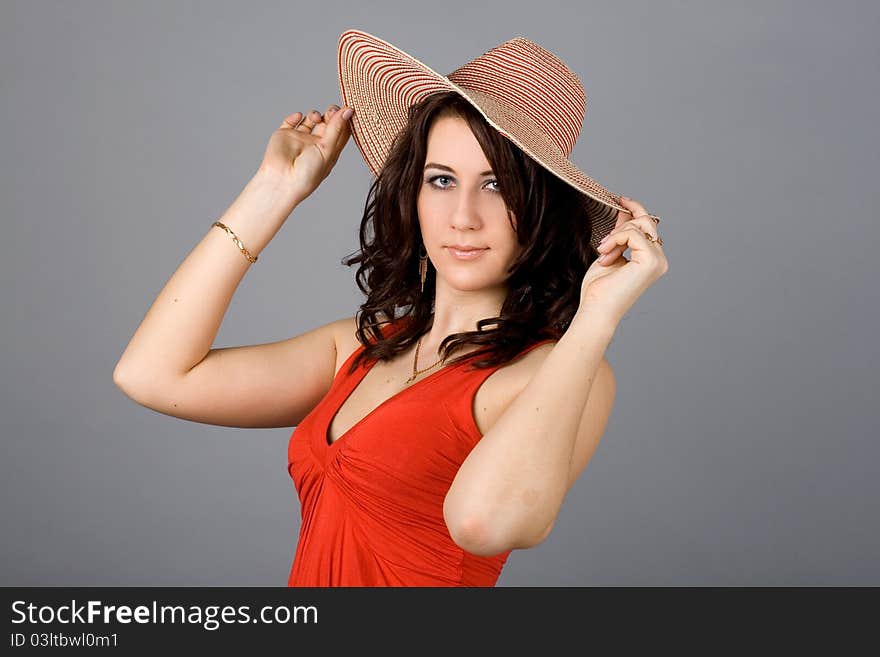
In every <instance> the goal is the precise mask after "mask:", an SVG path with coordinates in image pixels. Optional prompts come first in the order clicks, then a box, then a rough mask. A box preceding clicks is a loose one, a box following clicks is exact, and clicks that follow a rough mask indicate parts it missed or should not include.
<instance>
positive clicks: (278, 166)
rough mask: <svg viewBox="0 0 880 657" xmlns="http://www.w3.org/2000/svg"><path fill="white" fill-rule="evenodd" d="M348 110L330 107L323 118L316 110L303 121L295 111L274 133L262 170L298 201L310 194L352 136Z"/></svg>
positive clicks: (326, 174) (300, 115)
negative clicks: (272, 176)
mask: <svg viewBox="0 0 880 657" xmlns="http://www.w3.org/2000/svg"><path fill="white" fill-rule="evenodd" d="M346 109H347V107H343V108H341V109H340V108H339V107H338V106H337V105H330V106H329V107H328V108H327V110H326V111H325V112H324V115H323V116H322V115H321V114H319V113H318V112H317V111H316V110H312V111H311V112H309V113H308V114H307V115H306V117H305V119H304V120H303V121H302V123H300V119H302V113H301V112H294V113H293V114H291V115H290V116H288V117H287V118H285V119H284V121H283V122H282V123H281V125H280V126H279V128H278V129H277V130H276V131H275V132H273V133H272V137H271V138H270V139H269V145H268V146H267V147H266V153H265V155H264V156H263V162H262V163H261V164H260V171H262V172H265V173H268V174H271V175H274V176H278V177H280V178H281V180H282V181H283V183H284V185H285V186H286V187H288V188H289V189H292V190H293V193H294V194H295V195H296V198H297V200H298V201H302V200H303V199H305V198H306V197H307V196H308V195H309V194H311V193H312V192H313V191H315V189H317V187H318V185H320V184H321V182H322V181H323V180H324V178H326V177H327V176H328V175H329V173H330V171H331V170H332V169H333V166H334V165H335V164H336V160H337V159H339V154H340V153H341V152H342V149H343V148H344V147H345V144H346V143H347V142H348V138H349V137H350V136H351V125H350V119H344V118H343V117H342V115H343V112H344V111H345V110H346Z"/></svg>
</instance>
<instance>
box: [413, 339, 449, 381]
mask: <svg viewBox="0 0 880 657" xmlns="http://www.w3.org/2000/svg"><path fill="white" fill-rule="evenodd" d="M423 337H425V336H421V337H420V338H419V341H418V342H416V353H415V356H413V373H412V376H411V377H409V378H408V379H407V380H406V382H407V384H409V383H412V382H413V381H415V379H416V377H417V376H418V375H419V374H424V373H425V372H427V371H428V370H432V369H434V368H435V367H437V366H438V365H440V364H441V363H442V362H443V361H444V360H445V359H444V358H441V359H440V360H438V361H437V362H436V363H434V364H433V365H431V366H430V367H426V368H425V369H423V370H417V369H416V364H417V363H418V362H419V349H420V348H421V346H422V338H423Z"/></svg>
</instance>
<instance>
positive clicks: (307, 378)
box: [113, 109, 352, 427]
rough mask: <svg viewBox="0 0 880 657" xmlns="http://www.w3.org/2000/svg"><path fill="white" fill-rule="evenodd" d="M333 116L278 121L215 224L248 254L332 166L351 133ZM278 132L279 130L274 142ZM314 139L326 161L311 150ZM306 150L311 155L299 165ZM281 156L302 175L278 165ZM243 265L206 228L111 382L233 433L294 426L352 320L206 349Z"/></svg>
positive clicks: (322, 387)
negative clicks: (308, 125)
mask: <svg viewBox="0 0 880 657" xmlns="http://www.w3.org/2000/svg"><path fill="white" fill-rule="evenodd" d="M328 111H329V109H328ZM340 114H341V112H340V113H337V114H335V115H333V118H332V119H329V121H328V122H327V123H326V124H321V122H320V121H318V123H319V124H321V127H320V129H318V130H313V131H308V130H305V129H303V127H300V128H299V129H298V130H292V128H291V127H288V128H286V129H285V128H284V124H282V128H280V129H279V131H276V134H275V135H273V142H274V146H273V142H270V149H267V155H266V158H264V162H263V164H262V165H261V166H260V168H259V169H258V171H257V173H256V174H255V175H254V177H253V178H252V179H251V180H250V181H249V182H248V184H247V185H246V186H245V188H244V190H243V191H242V192H241V194H239V196H238V198H236V199H235V201H234V202H233V203H232V205H231V206H230V207H229V208H228V209H227V211H226V212H225V213H224V215H223V217H222V218H221V220H220V221H221V222H222V223H224V224H226V225H227V226H228V227H229V228H230V229H231V230H232V231H233V232H234V233H235V234H236V235H237V236H238V237H239V239H240V240H241V242H242V243H243V244H244V246H245V247H246V248H247V250H248V251H249V252H250V253H251V254H252V255H254V256H258V255H259V254H260V252H261V251H262V250H263V248H264V247H265V246H266V244H268V243H269V241H270V240H271V239H272V238H273V237H274V235H275V234H276V233H277V232H278V230H279V229H280V228H281V226H282V225H283V224H284V221H285V220H286V219H287V217H288V216H289V215H290V214H291V212H292V211H293V210H294V208H295V207H296V206H297V205H298V203H299V202H301V200H302V199H304V198H305V197H306V196H307V195H308V194H310V193H311V191H313V190H314V188H316V187H317V185H318V184H320V182H321V180H323V178H324V177H326V175H327V174H328V173H329V171H330V169H332V166H333V164H335V161H336V158H337V157H338V154H339V151H340V150H341V149H342V147H343V146H344V145H345V142H346V140H347V137H348V135H349V132H348V130H349V128H348V124H347V121H343V120H342V118H341V116H340ZM285 130H286V131H285ZM334 130H335V132H334ZM281 131H285V132H283V133H282V134H281V135H280V136H278V135H279V132H281ZM293 132H295V133H296V134H295V135H293V134H292V133H293ZM276 137H278V138H277V139H276ZM322 140H323V141H322ZM319 141H321V142H322V145H323V147H324V150H322V151H321V152H322V153H323V155H318V150H317V149H314V148H312V146H313V145H314V144H315V143H317V142H319ZM292 143H293V144H294V146H295V147H294V148H292V149H291V144H292ZM279 146H280V147H279ZM300 147H301V148H300ZM270 151H271V152H270ZM303 153H308V155H306V156H304V157H302V159H300V156H301V155H302V154H303ZM322 157H323V158H324V160H323V161H324V162H325V165H324V166H323V167H321V165H320V162H321V158H322ZM273 158H274V159H273ZM286 158H289V159H290V161H291V162H292V163H293V165H297V164H298V165H299V166H300V168H299V170H298V171H295V169H296V166H291V167H290V168H289V170H288V169H285V167H284V166H283V161H284V160H285V159H286ZM295 160H299V162H298V163H297V162H296V161H295ZM306 160H309V161H308V162H306ZM304 163H305V164H304ZM250 266H251V263H250V261H249V260H248V259H247V258H246V257H245V256H244V254H243V253H242V252H241V251H240V250H239V249H238V247H237V246H236V245H235V244H234V242H233V241H232V238H231V236H229V235H228V234H227V233H226V231H224V230H222V229H220V228H218V227H211V228H210V229H209V230H208V231H207V234H206V235H205V236H204V237H203V238H202V240H201V241H200V242H199V243H198V244H197V245H196V247H195V248H194V249H193V250H192V251H191V252H190V253H189V254H188V255H187V257H186V258H185V259H184V261H183V262H182V263H181V265H180V266H179V267H178V269H177V271H175V272H174V275H173V276H172V277H171V278H170V279H169V280H168V282H167V283H166V284H165V286H164V287H163V288H162V291H161V292H160V293H159V295H158V297H157V298H156V300H155V301H154V302H153V304H152V306H151V307H150V309H149V311H148V312H147V314H146V316H145V317H144V319H143V321H142V322H141V324H140V326H139V327H138V328H137V331H136V332H135V334H134V336H133V337H132V339H131V341H130V342H129V344H128V346H127V347H126V348H125V351H124V352H123V354H122V356H121V357H120V359H119V362H118V363H117V365H116V368H115V369H114V371H113V381H114V382H115V383H116V385H117V386H118V387H119V388H120V389H122V391H123V392H125V394H126V395H128V396H129V397H131V398H132V399H133V400H135V401H136V402H138V403H139V404H141V405H143V406H146V407H148V408H152V409H153V410H156V411H159V412H161V413H165V414H168V415H173V416H175V417H180V418H183V419H188V420H192V421H196V422H204V423H208V424H218V425H222V426H239V427H284V426H294V425H296V424H298V423H299V421H300V420H301V419H302V417H304V416H305V415H306V414H307V413H308V411H309V410H310V409H311V408H312V407H314V405H315V404H317V402H318V401H320V399H321V397H323V395H324V394H326V392H327V390H328V389H329V387H330V384H331V383H332V381H333V377H334V375H335V370H336V367H335V366H336V339H335V336H336V335H337V332H338V331H339V330H341V329H342V328H345V329H346V330H348V329H350V327H351V326H352V319H350V318H349V319H344V320H340V321H338V322H332V323H330V324H327V325H325V326H322V327H319V328H317V329H314V330H312V331H309V332H307V333H304V334H302V335H299V336H296V337H294V338H290V339H287V340H282V341H279V342H273V343H268V344H262V345H248V346H241V347H227V348H221V349H211V345H212V344H213V342H214V339H215V338H216V335H217V332H218V330H219V328H220V324H221V322H222V320H223V317H224V315H225V314H226V311H227V309H228V307H229V303H230V301H231V300H232V296H233V294H234V293H235V291H236V289H237V288H238V285H239V283H240V282H241V280H242V278H243V277H244V274H245V272H246V271H247V269H248V268H249V267H250Z"/></svg>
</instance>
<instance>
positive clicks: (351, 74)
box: [338, 30, 629, 247]
mask: <svg viewBox="0 0 880 657" xmlns="http://www.w3.org/2000/svg"><path fill="white" fill-rule="evenodd" d="M338 63H339V88H340V91H341V98H342V101H343V103H344V104H346V105H348V106H349V107H353V108H354V110H355V113H354V116H353V117H352V119H351V132H352V138H353V139H354V141H355V143H356V144H357V147H358V149H359V150H360V152H361V154H362V155H363V157H364V160H366V162H367V166H369V168H370V170H371V171H372V172H373V174H374V175H376V176H378V175H379V171H380V170H381V168H382V165H383V163H384V162H385V158H386V157H387V155H388V152H389V150H390V149H391V143H392V141H393V140H394V138H395V136H396V135H397V134H398V133H399V132H400V131H401V130H402V129H403V127H404V126H405V125H406V121H407V110H408V108H409V107H410V106H411V105H414V104H416V103H418V102H420V101H421V100H422V99H424V98H425V97H426V96H428V95H429V94H432V93H437V92H440V91H455V92H458V93H459V94H460V95H461V96H463V97H464V98H465V99H466V100H468V101H469V102H470V103H471V104H472V105H473V106H474V107H476V108H477V110H479V112H480V114H482V115H483V117H484V118H485V119H486V121H487V122H488V123H489V125H491V126H492V127H493V128H495V129H496V130H497V131H498V132H500V133H501V134H502V135H503V136H504V137H506V138H507V139H508V140H510V141H511V142H513V143H514V144H515V145H516V146H518V147H519V148H520V149H522V150H523V151H524V152H525V153H526V154H528V155H529V156H530V157H531V158H533V159H534V160H535V161H536V162H538V163H539V164H540V165H542V166H543V167H544V168H546V169H547V170H548V171H550V172H551V173H553V174H555V175H556V176H557V177H559V178H561V179H562V180H564V181H565V182H567V183H568V184H570V185H571V186H573V187H574V188H575V189H577V190H578V191H580V192H581V193H582V194H584V196H585V197H586V203H587V205H588V207H589V209H590V211H591V213H592V216H593V234H592V236H591V243H592V245H593V246H594V247H596V246H597V245H598V244H599V241H600V240H601V239H602V238H603V237H605V235H607V234H608V233H609V232H610V231H611V230H612V229H613V228H614V225H615V223H616V222H617V212H618V211H619V210H623V211H624V212H626V213H629V210H627V209H626V208H625V207H623V206H622V205H620V204H619V203H618V202H617V198H618V196H619V195H618V194H614V193H612V192H610V191H608V189H606V188H605V187H603V186H602V185H600V184H599V183H598V182H596V181H595V180H593V179H592V178H591V177H590V176H588V175H587V174H585V173H584V172H583V171H581V170H580V169H579V168H578V167H576V166H575V165H574V164H572V163H571V161H570V160H569V159H568V158H569V155H570V154H571V151H572V148H573V147H574V144H575V142H576V141H577V138H578V135H579V133H580V129H581V124H582V123H583V120H584V113H585V111H586V94H585V93H584V88H583V85H582V84H581V82H580V80H579V79H578V77H577V75H575V74H574V72H573V71H572V70H571V69H569V68H568V66H566V65H565V63H564V62H563V61H562V60H560V59H559V58H558V57H556V56H555V55H554V54H553V53H551V52H549V51H547V50H545V49H544V48H542V47H541V46H539V45H538V44H537V43H534V42H533V41H530V40H529V39H526V38H523V37H517V38H514V39H510V40H509V41H505V42H504V43H502V44H501V45H499V46H496V47H494V48H492V49H491V50H489V51H487V52H486V53H484V54H482V55H480V56H479V57H477V58H476V59H473V60H471V61H469V62H467V63H466V64H464V65H463V66H461V67H459V68H457V69H456V70H455V71H453V72H452V73H450V74H449V75H440V74H439V73H436V72H435V71H433V70H432V69H431V68H429V67H428V66H426V65H425V64H422V63H421V62H420V61H419V60H417V59H415V58H414V57H412V56H411V55H408V54H407V53H405V52H403V51H402V50H400V49H399V48H396V47H395V46H393V45H391V44H390V43H388V42H387V41H383V40H382V39H380V38H378V37H376V36H373V35H372V34H367V33H366V32H362V31H360V30H346V31H345V32H343V33H342V35H341V36H340V37H339V49H338Z"/></svg>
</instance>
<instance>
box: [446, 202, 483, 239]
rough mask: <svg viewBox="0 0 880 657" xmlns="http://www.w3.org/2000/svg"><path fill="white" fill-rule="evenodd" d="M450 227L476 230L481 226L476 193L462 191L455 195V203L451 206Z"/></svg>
mask: <svg viewBox="0 0 880 657" xmlns="http://www.w3.org/2000/svg"><path fill="white" fill-rule="evenodd" d="M451 223H452V227H453V228H455V229H457V230H477V229H478V228H480V226H482V224H483V222H482V219H480V208H479V202H478V201H477V197H476V195H472V194H469V193H462V194H458V195H457V203H456V204H455V207H454V208H453V212H452V218H451Z"/></svg>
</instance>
